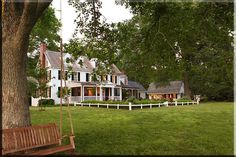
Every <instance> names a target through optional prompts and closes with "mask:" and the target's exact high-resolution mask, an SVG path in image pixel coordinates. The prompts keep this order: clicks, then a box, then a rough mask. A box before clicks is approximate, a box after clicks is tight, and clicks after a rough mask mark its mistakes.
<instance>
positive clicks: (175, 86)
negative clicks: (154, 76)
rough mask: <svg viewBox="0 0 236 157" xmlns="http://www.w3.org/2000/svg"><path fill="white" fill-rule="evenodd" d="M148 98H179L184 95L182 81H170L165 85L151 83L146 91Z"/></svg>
mask: <svg viewBox="0 0 236 157" xmlns="http://www.w3.org/2000/svg"><path fill="white" fill-rule="evenodd" d="M147 94H148V97H149V99H156V100H157V99H163V98H164V99H173V100H176V99H180V98H181V97H183V95H184V83H183V81H170V82H169V83H168V84H167V85H161V84H158V83H151V84H150V85H149V87H148V91H147Z"/></svg>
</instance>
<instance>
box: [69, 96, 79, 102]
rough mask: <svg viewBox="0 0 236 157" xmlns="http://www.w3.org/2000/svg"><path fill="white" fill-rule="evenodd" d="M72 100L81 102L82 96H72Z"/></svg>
mask: <svg viewBox="0 0 236 157" xmlns="http://www.w3.org/2000/svg"><path fill="white" fill-rule="evenodd" d="M70 101H71V102H81V96H71V97H70Z"/></svg>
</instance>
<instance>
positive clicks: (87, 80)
mask: <svg viewBox="0 0 236 157" xmlns="http://www.w3.org/2000/svg"><path fill="white" fill-rule="evenodd" d="M86 82H89V73H86Z"/></svg>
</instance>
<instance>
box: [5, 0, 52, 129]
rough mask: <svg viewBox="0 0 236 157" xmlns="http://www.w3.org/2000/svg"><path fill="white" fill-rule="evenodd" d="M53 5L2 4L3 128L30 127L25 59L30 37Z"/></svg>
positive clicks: (32, 3)
mask: <svg viewBox="0 0 236 157" xmlns="http://www.w3.org/2000/svg"><path fill="white" fill-rule="evenodd" d="M49 4H50V2H44V3H42V2H35V1H34V2H20V3H14V2H12V1H11V2H2V5H3V7H2V8H3V9H4V10H3V12H2V13H3V15H2V20H3V21H2V26H3V36H2V37H3V38H2V44H3V45H2V63H3V64H2V69H3V70H2V96H3V97H2V102H3V104H2V105H3V106H2V122H3V123H2V128H3V129H6V128H14V127H20V126H29V125H30V112H29V102H28V99H27V76H26V59H27V49H28V44H29V35H30V32H31V30H32V28H33V27H34V25H35V23H36V21H37V19H38V18H39V17H40V15H41V14H42V13H43V11H44V10H45V9H46V8H47V7H48V5H49Z"/></svg>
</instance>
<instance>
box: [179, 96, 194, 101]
mask: <svg viewBox="0 0 236 157" xmlns="http://www.w3.org/2000/svg"><path fill="white" fill-rule="evenodd" d="M177 101H178V102H191V101H192V100H191V99H189V98H188V97H186V96H183V97H182V98H180V99H178V100H177Z"/></svg>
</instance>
